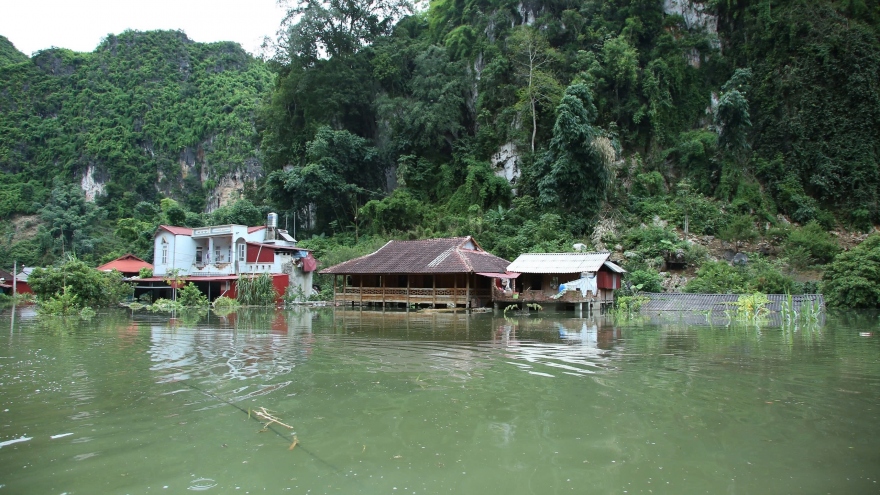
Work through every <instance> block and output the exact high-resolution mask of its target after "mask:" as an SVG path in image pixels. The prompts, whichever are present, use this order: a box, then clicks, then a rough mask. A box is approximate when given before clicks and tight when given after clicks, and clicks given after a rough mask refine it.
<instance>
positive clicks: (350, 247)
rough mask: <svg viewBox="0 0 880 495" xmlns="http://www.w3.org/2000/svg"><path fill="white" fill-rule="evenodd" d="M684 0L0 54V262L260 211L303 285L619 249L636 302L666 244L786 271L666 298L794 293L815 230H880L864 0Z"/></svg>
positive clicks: (873, 83)
mask: <svg viewBox="0 0 880 495" xmlns="http://www.w3.org/2000/svg"><path fill="white" fill-rule="evenodd" d="M679 3H682V4H684V6H685V11H679V12H676V11H675V10H674V9H673V8H672V7H673V6H672V4H673V2H664V1H663V0H584V1H580V2H570V1H567V0H565V1H563V0H546V1H541V2H531V3H528V2H527V3H522V2H512V1H508V0H485V1H482V2H471V3H462V2H458V1H455V0H437V1H434V2H431V4H430V7H429V8H428V9H427V11H424V12H414V10H413V8H412V6H411V5H410V4H409V3H408V2H407V1H405V0H356V1H352V2H339V1H336V0H330V1H326V2H318V1H314V0H300V1H298V2H294V3H292V4H291V8H290V11H289V13H288V14H289V15H288V16H287V18H286V19H285V20H284V21H283V22H284V24H283V27H284V31H283V33H284V34H283V36H282V37H281V38H280V39H279V40H278V41H279V43H278V51H277V53H276V54H275V55H274V56H273V57H272V58H271V59H269V60H268V61H265V62H264V61H261V60H257V59H254V58H252V57H250V56H248V55H247V54H246V53H244V52H243V51H242V50H241V49H240V47H238V46H236V45H234V44H229V43H215V44H210V45H204V44H198V43H192V42H191V41H189V40H188V39H186V37H185V35H183V33H179V32H150V33H138V32H126V33H123V34H121V35H118V36H109V37H108V38H107V39H106V40H104V41H103V42H102V43H101V45H100V46H99V47H98V48H97V49H96V50H95V51H94V52H92V53H86V54H82V53H73V52H70V51H68V50H64V49H49V50H44V51H42V52H39V53H37V54H36V55H35V56H34V57H33V58H30V59H28V58H27V57H25V56H23V55H22V54H20V53H19V52H17V51H16V50H14V47H12V45H11V44H9V43H8V42H7V41H6V40H5V39H0V171H2V172H3V174H2V175H0V264H3V265H10V264H11V261H12V260H14V259H17V260H19V261H23V262H26V263H29V264H36V263H47V262H52V261H53V260H56V259H60V258H62V257H63V255H64V254H66V253H68V252H74V253H75V254H76V255H77V256H80V257H82V258H83V259H85V260H88V261H90V262H94V263H97V262H99V261H105V260H107V259H112V257H115V256H118V255H120V254H123V253H125V252H129V251H130V252H134V253H135V254H137V255H138V256H141V257H143V258H145V259H150V258H151V256H152V252H151V251H152V244H151V242H152V236H153V233H154V232H155V229H156V227H157V226H158V225H160V224H163V223H167V224H175V225H186V226H190V227H195V226H200V225H206V224H221V223H247V224H257V223H262V219H263V218H265V214H266V213H267V212H268V211H276V212H278V213H279V214H280V215H281V216H282V218H288V219H290V220H292V222H291V223H292V224H295V225H296V226H297V237H299V238H301V239H308V238H309V237H313V239H314V240H313V241H307V242H306V243H304V245H308V243H309V242H313V243H314V245H315V246H316V247H317V250H316V254H317V255H318V257H319V259H322V261H323V262H324V265H325V266H329V265H330V264H333V262H335V261H342V260H343V259H345V257H346V256H348V255H352V256H353V255H355V254H364V250H365V249H366V248H367V247H369V246H372V245H374V244H377V243H378V244H381V243H382V242H384V241H385V240H387V239H388V238H390V237H398V238H424V237H431V236H446V235H474V236H475V237H476V239H477V240H478V242H480V243H481V245H482V246H483V247H484V248H486V249H488V250H490V251H492V252H494V253H495V254H498V255H500V256H503V257H506V258H509V259H512V258H514V257H516V256H517V255H518V254H520V253H523V252H528V251H567V250H570V249H571V246H572V244H574V243H584V244H587V245H588V246H590V247H591V248H593V249H607V248H611V247H613V246H617V245H619V246H620V248H621V249H622V251H623V252H625V253H626V256H625V258H626V262H625V266H626V268H628V269H629V270H631V271H634V270H638V271H641V274H640V275H639V276H640V277H642V276H644V282H645V284H648V285H651V286H652V287H656V286H655V285H654V284H653V282H654V280H653V279H652V278H651V277H652V276H651V275H650V274H651V273H652V272H656V271H657V270H659V269H660V267H661V265H662V263H663V259H664V257H667V256H669V255H670V254H673V255H676V256H678V258H679V259H681V257H682V256H683V257H684V258H685V260H686V262H687V264H689V265H690V266H699V265H700V264H701V263H702V262H703V261H704V259H705V258H706V254H707V253H706V251H705V249H703V248H701V247H700V246H699V245H698V244H695V243H694V242H692V241H690V240H688V239H687V238H686V237H685V236H684V235H682V234H683V232H682V231H687V232H688V233H689V234H691V235H699V236H717V237H719V238H721V239H723V240H725V241H728V242H729V244H730V246H731V248H732V249H734V250H739V249H740V248H741V247H743V246H749V248H754V244H755V241H759V240H760V241H761V242H762V243H764V244H765V245H771V246H772V248H773V249H775V250H776V251H775V252H776V253H778V254H780V255H781V256H782V259H781V261H779V262H778V263H770V262H767V261H764V260H759V261H757V262H754V263H751V264H750V265H749V266H748V267H746V268H740V267H737V268H734V267H730V266H728V267H727V268H724V267H723V266H722V265H721V264H709V265H707V266H706V267H704V268H703V269H702V270H701V272H700V274H699V276H698V277H697V280H695V281H694V282H692V285H691V286H688V287H689V290H697V288H700V287H701V289H700V290H706V291H710V292H716V291H727V290H743V291H747V292H752V291H755V290H760V291H763V292H768V293H769V292H779V291H781V290H791V291H793V292H795V291H797V290H800V289H799V286H798V285H797V284H796V283H795V282H794V280H793V279H792V278H791V276H790V274H789V273H790V272H789V269H790V268H791V267H795V268H799V269H803V268H814V267H816V266H821V265H823V264H827V263H829V262H830V261H831V260H832V259H833V258H834V256H835V255H836V254H837V253H838V250H839V248H838V246H837V245H836V240H835V239H834V238H832V237H830V236H829V235H828V234H826V232H827V231H828V230H830V229H831V228H832V227H837V226H840V224H842V226H844V227H849V228H854V229H861V230H865V231H867V230H870V229H871V228H872V226H873V224H874V223H875V222H878V221H880V168H878V167H880V165H878V164H880V156H878V154H880V147H878V143H880V91H878V90H880V38H878V33H880V10H878V5H877V2H876V1H874V0H870V1H865V0H859V1H849V0H847V1H836V0H835V1H831V0H823V1H810V0H706V1H702V0H691V1H685V2H679ZM716 26H717V29H715V27H716ZM502 151H503V153H500V152H502ZM502 166H506V167H507V169H506V170H501V168H502ZM232 176H234V177H235V178H236V179H242V178H243V179H244V181H245V182H246V183H247V185H246V186H245V187H243V188H242V189H241V190H240V191H238V192H239V193H240V198H239V199H238V200H237V201H231V202H229V204H225V205H220V204H218V203H217V202H216V201H215V199H214V198H213V197H212V198H211V199H210V205H211V209H213V208H216V207H218V206H219V208H218V209H216V210H215V211H213V213H211V214H210V215H208V214H205V213H203V212H204V211H206V206H207V204H208V202H209V200H208V195H209V194H212V193H213V190H214V187H215V186H217V185H218V184H220V183H221V182H222V181H223V180H225V179H229V178H230V177H232ZM55 179H57V180H55ZM90 181H93V182H96V183H98V184H102V187H103V192H101V189H100V188H95V187H91V188H89V196H90V197H91V194H92V193H97V195H96V201H95V203H94V204H92V203H88V202H86V201H85V200H84V198H83V197H81V196H80V195H78V194H76V193H75V192H76V191H75V189H76V188H77V187H81V186H82V185H83V184H85V185H88V184H89V183H90ZM71 184H73V187H71ZM236 187H239V186H238V185H237V186H236ZM171 197H174V198H176V199H177V201H173V200H171V199H169V198H171ZM227 197H228V196H227ZM89 205H91V206H89ZM21 215H32V216H30V217H22V216H21ZM780 215H784V216H786V217H788V219H790V220H793V221H794V222H796V223H798V224H801V225H806V227H804V228H803V229H800V228H793V229H790V230H786V229H787V227H786V226H785V222H780V221H779V216H780ZM13 220H15V221H16V222H17V223H14V222H13ZM31 223H35V224H36V225H31ZM29 225H30V227H29ZM111 230H112V231H113V234H114V235H109V234H110V231H111ZM780 233H781V234H780ZM706 242H709V241H706ZM768 249H769V248H768ZM318 250H320V251H323V252H318ZM367 252H368V251H367ZM322 256H324V257H325V258H326V259H325V258H322ZM639 285H643V284H639Z"/></svg>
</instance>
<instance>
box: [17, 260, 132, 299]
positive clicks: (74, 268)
mask: <svg viewBox="0 0 880 495" xmlns="http://www.w3.org/2000/svg"><path fill="white" fill-rule="evenodd" d="M28 283H29V284H30V286H31V288H32V289H33V291H34V294H36V296H37V299H38V301H48V300H49V299H51V298H53V297H58V296H61V295H65V296H67V297H68V298H71V299H70V301H73V298H75V304H74V305H76V306H77V307H78V306H79V305H85V306H109V305H112V304H116V303H118V302H119V301H121V300H123V299H124V298H126V297H129V296H130V295H131V294H132V293H133V289H132V287H131V285H130V284H128V283H126V282H123V281H122V275H121V274H120V273H119V272H115V271H114V272H108V273H105V272H99V271H97V270H95V269H94V268H91V267H89V266H88V265H87V264H86V263H84V262H82V261H80V260H78V259H76V258H72V257H71V258H69V259H67V260H65V261H64V262H62V263H60V264H58V265H54V266H50V267H47V268H37V269H35V270H34V271H33V272H32V273H31V274H30V277H29V278H28Z"/></svg>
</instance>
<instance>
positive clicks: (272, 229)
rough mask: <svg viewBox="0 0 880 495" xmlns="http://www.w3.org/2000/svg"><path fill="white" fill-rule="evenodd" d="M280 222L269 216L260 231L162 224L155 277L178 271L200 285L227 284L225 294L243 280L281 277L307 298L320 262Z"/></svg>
mask: <svg viewBox="0 0 880 495" xmlns="http://www.w3.org/2000/svg"><path fill="white" fill-rule="evenodd" d="M277 221H278V216H277V215H276V214H274V213H270V214H269V218H268V222H267V225H265V226H259V227H248V226H246V225H212V226H209V227H198V228H189V227H175V226H171V225H160V226H159V228H158V229H157V230H156V235H155V238H154V244H153V267H154V268H153V276H154V277H156V278H163V277H167V276H168V275H169V274H171V273H173V270H176V273H177V276H179V277H182V278H184V279H186V280H189V281H192V282H196V283H198V282H226V283H225V284H223V286H224V287H223V288H222V289H223V290H229V289H230V287H231V281H233V280H237V279H238V277H239V276H241V275H252V274H262V273H268V274H272V275H276V276H277V275H282V274H283V275H287V276H288V277H289V280H288V286H289V287H290V288H291V289H292V290H293V291H294V292H298V291H302V292H301V293H302V294H306V295H308V294H310V293H311V290H312V274H313V273H314V271H315V269H316V268H317V262H316V260H315V258H314V257H313V256H312V254H311V252H310V251H309V250H307V249H302V248H298V247H296V240H295V239H293V238H292V237H291V236H290V235H288V233H287V231H285V230H283V229H279V228H277ZM276 287H277V286H276ZM216 294H218V293H215V294H214V295H216Z"/></svg>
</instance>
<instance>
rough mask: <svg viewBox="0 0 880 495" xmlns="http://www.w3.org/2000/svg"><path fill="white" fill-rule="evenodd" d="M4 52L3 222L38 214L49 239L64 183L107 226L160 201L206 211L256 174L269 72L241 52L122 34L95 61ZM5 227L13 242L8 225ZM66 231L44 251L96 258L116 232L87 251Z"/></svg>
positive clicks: (60, 53) (0, 109)
mask: <svg viewBox="0 0 880 495" xmlns="http://www.w3.org/2000/svg"><path fill="white" fill-rule="evenodd" d="M7 46H9V45H4V47H7ZM0 53H2V54H3V58H2V60H4V61H5V63H4V64H0V172H2V175H0V218H5V219H9V218H11V217H12V216H15V215H16V214H36V213H39V214H41V216H42V217H43V218H42V219H43V220H44V222H43V224H44V226H45V227H46V228H47V229H49V230H52V229H53V228H54V227H53V226H51V225H46V224H47V223H49V222H48V221H49V220H51V217H47V216H46V215H43V213H45V211H44V210H45V209H46V207H47V206H53V205H52V199H53V198H55V197H58V195H59V194H60V193H61V191H56V193H58V194H53V193H52V189H53V187H54V186H56V185H57V186H58V187H59V188H60V187H62V186H63V185H67V184H72V185H74V186H76V188H79V189H82V190H83V191H84V193H85V195H86V196H87V198H88V199H89V200H94V202H95V205H96V206H99V207H101V210H100V212H99V213H100V214H99V216H100V217H101V218H102V219H105V218H106V219H109V220H111V222H109V223H108V225H111V226H112V224H113V223H114V222H113V221H115V220H116V219H118V218H124V217H130V216H131V215H132V214H133V212H134V211H135V209H136V205H138V203H139V202H143V201H147V202H158V200H159V199H161V198H162V197H174V198H177V199H179V200H180V201H181V203H182V204H183V205H184V206H185V207H186V208H188V209H190V210H192V211H197V212H201V211H204V210H205V208H206V206H207V201H208V197H209V195H211V194H212V193H214V192H215V191H214V189H215V186H217V184H218V182H219V181H220V180H221V179H223V178H224V177H227V176H229V175H230V174H232V173H235V174H236V175H238V176H245V177H246V176H252V177H258V176H259V173H260V165H259V153H258V147H257V139H256V134H255V129H254V124H253V117H254V112H255V109H256V107H257V105H258V104H259V103H260V102H261V101H262V100H264V99H265V98H266V96H267V94H268V92H269V90H270V89H271V83H272V75H271V73H270V72H269V70H268V68H267V67H266V64H264V63H263V62H262V61H260V60H257V59H254V58H253V57H251V56H250V55H248V54H247V53H246V52H244V51H243V50H242V49H241V47H240V46H238V45H237V44H234V43H215V44H199V43H193V42H192V41H190V40H189V39H187V38H186V36H185V35H184V34H183V33H180V32H148V33H140V32H126V33H123V34H121V35H119V36H109V37H108V38H106V39H105V40H104V41H103V42H102V43H101V45H100V46H98V47H97V49H96V50H95V51H94V52H92V53H74V52H71V51H69V50H66V49H61V48H52V49H48V50H43V51H41V52H39V53H37V54H36V55H35V56H34V57H33V58H32V59H28V58H27V57H25V56H23V55H21V54H18V55H20V56H16V55H15V52H10V50H8V49H6V48H4V49H3V51H2V52H0ZM10 53H11V54H10ZM62 209H63V208H62ZM72 223H73V224H76V223H77V222H76V221H72ZM84 225H89V226H90V227H91V228H93V229H94V228H96V227H97V226H96V225H95V223H94V222H91V223H86V224H84ZM65 229H66V228H65V227H61V230H65ZM6 230H7V233H8V234H11V232H10V230H11V226H10V225H8V224H7V225H6ZM67 230H71V232H69V233H64V234H63V235H62V233H61V232H53V233H51V234H50V235H48V238H44V239H42V240H41V241H40V242H39V247H40V248H42V250H49V251H51V252H52V253H50V254H58V252H61V251H62V250H66V251H79V252H81V253H82V254H90V253H92V249H91V247H90V246H87V245H86V244H89V245H93V244H96V243H95V242H87V241H88V239H87V238H92V237H93V236H94V235H98V233H99V232H101V231H102V230H103V231H107V232H108V233H111V234H112V227H111V228H110V229H109V231H108V229H100V228H98V229H97V231H96V232H95V233H93V234H92V235H88V236H87V235H85V233H84V232H79V233H78V237H79V241H81V242H80V243H81V244H82V243H85V244H82V245H80V246H72V245H70V242H76V241H77V240H76V239H72V238H74V237H77V235H76V234H74V233H73V232H72V230H75V229H74V228H73V227H71V228H70V229H67ZM9 237H10V236H7V239H5V241H6V242H11V240H10V238H9ZM44 237H45V236H44ZM65 238H66V239H65ZM31 241H32V242H31V245H29V246H28V248H29V249H23V250H22V249H19V250H18V251H20V253H19V254H21V255H23V256H24V259H25V260H26V261H28V262H39V261H41V260H43V259H45V258H46V256H44V254H45V253H44V252H36V251H34V248H36V247H37V245H35V244H34V241H33V240H31ZM65 241H67V243H68V245H67V246H64V245H63V244H64V242H65ZM97 244H106V243H104V242H102V243H97ZM107 247H109V246H107ZM77 248H79V249H77ZM15 252H16V251H13V253H15ZM51 257H52V256H49V258H50V259H51ZM10 261H11V260H10ZM4 264H5V263H4Z"/></svg>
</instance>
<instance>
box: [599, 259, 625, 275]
mask: <svg viewBox="0 0 880 495" xmlns="http://www.w3.org/2000/svg"><path fill="white" fill-rule="evenodd" d="M603 265H605V266H606V267H608V269H609V270H611V271H612V272H615V273H626V270H624V269H623V268H621V267H619V266H617V265H616V264H614V263H612V262H610V261H606V262H605V263H603Z"/></svg>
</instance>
